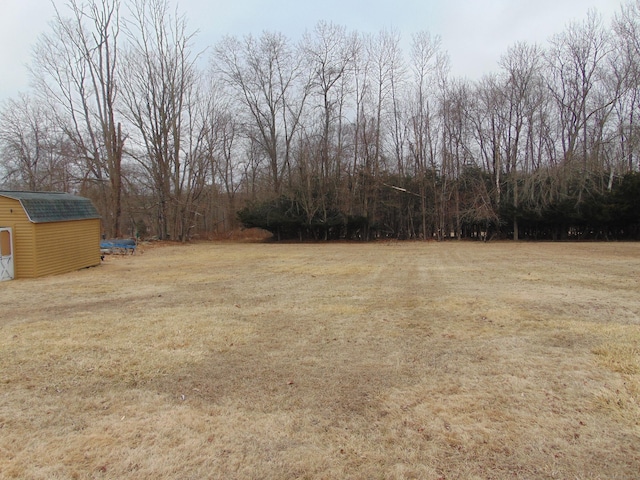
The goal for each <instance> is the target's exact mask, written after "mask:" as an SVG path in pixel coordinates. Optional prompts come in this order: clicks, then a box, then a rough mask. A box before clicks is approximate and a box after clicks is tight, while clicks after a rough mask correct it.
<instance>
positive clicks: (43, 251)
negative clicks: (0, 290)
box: [0, 190, 100, 280]
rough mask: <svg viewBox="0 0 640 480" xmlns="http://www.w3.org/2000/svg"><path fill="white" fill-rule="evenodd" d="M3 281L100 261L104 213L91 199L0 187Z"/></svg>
mask: <svg viewBox="0 0 640 480" xmlns="http://www.w3.org/2000/svg"><path fill="white" fill-rule="evenodd" d="M0 240H1V241H0V280H2V279H9V277H13V278H33V277H42V276H45V275H55V274H60V273H66V272H71V271H74V270H79V269H81V268H85V267H92V266H95V265H99V264H100V215H98V212H97V211H96V209H95V207H94V206H93V204H92V203H91V201H90V200H89V199H87V198H83V197H78V196H75V195H70V194H68V193H55V192H15V191H2V190H0Z"/></svg>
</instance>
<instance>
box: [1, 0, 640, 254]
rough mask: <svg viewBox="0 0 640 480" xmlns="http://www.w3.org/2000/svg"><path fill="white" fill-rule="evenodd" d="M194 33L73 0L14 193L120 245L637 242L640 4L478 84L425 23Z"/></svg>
mask: <svg viewBox="0 0 640 480" xmlns="http://www.w3.org/2000/svg"><path fill="white" fill-rule="evenodd" d="M194 38H195V33H193V32H191V31H190V30H189V28H188V24H187V20H186V18H184V17H183V16H181V15H180V14H179V13H177V11H176V10H174V9H173V7H172V5H171V4H170V2H169V1H168V0H150V1H145V0H132V1H128V2H124V1H123V2H120V1H118V0H90V1H89V2H87V3H80V2H78V1H77V0H71V1H69V2H68V3H67V4H66V6H65V9H64V11H62V10H58V11H57V15H56V18H55V19H54V20H53V21H52V22H51V28H50V30H49V31H48V32H46V33H44V34H42V35H41V37H40V39H39V41H38V43H37V44H36V45H35V46H34V55H33V60H32V63H31V71H32V78H33V88H32V90H31V91H30V92H29V93H27V94H22V95H20V96H19V97H18V98H15V99H11V100H9V101H7V102H6V103H5V104H4V105H3V106H2V109H1V110H0V152H1V156H0V188H4V189H27V190H44V191H46V190H57V191H67V192H70V193H77V194H80V195H83V196H86V197H88V198H91V199H92V200H93V202H94V204H95V205H96V207H97V208H98V210H99V212H100V214H101V215H102V218H103V228H104V234H105V236H108V237H119V236H136V235H137V236H141V237H152V236H153V237H156V238H159V239H176V240H183V241H184V240H188V239H190V238H193V237H194V236H200V237H206V236H207V235H210V234H212V233H220V232H225V231H230V230H232V229H234V228H237V227H238V226H239V225H240V224H242V225H244V226H246V227H261V228H264V229H267V230H269V231H271V232H273V233H274V236H275V238H277V239H298V240H305V239H317V240H325V239H360V240H370V239H375V238H399V239H431V238H435V239H445V238H478V239H487V238H507V237H508V238H514V239H522V238H528V239H567V238H573V239H636V240H637V239H640V151H639V149H640V129H639V126H640V125H639V124H638V117H640V115H638V114H640V0H633V1H630V2H627V3H625V4H622V5H621V6H620V9H619V11H618V13H617V14H616V15H615V16H614V18H613V19H612V21H611V23H610V24H606V23H605V22H604V20H603V19H602V18H601V16H600V15H599V14H598V13H597V12H596V11H591V12H590V13H589V15H588V16H587V18H585V19H582V20H576V21H575V22H573V23H571V24H569V25H567V27H566V28H565V30H564V31H562V32H559V33H557V34H556V35H554V36H553V37H552V38H550V39H549V41H548V43H547V44H546V45H544V46H540V45H533V44H527V43H516V44H514V45H513V46H512V47H511V48H509V49H508V51H507V52H505V53H504V55H503V56H502V58H501V60H500V62H499V65H498V66H497V69H498V71H497V72H496V73H491V74H487V75H485V76H484V77H482V78H481V79H480V80H478V81H471V80H468V79H460V78H454V77H452V76H451V74H450V72H449V68H448V59H447V55H446V52H445V51H444V49H443V46H442V45H441V42H440V39H439V38H437V37H434V36H432V35H430V34H429V33H428V32H419V33H415V34H413V35H412V36H411V39H410V40H409V41H407V40H406V39H404V38H403V37H402V36H401V35H400V33H399V32H396V31H381V32H379V33H377V34H363V33H359V32H353V31H349V30H348V29H347V28H345V27H343V26H339V25H335V24H329V23H325V22H320V23H318V24H317V25H316V26H315V27H314V28H313V29H311V30H309V31H308V32H307V33H306V34H305V35H303V36H302V38H300V39H299V40H297V41H293V40H291V39H289V38H287V37H285V36H284V35H282V34H280V33H277V32H263V33H262V34H260V35H259V36H257V37H256V36H246V37H242V38H237V37H225V38H224V39H222V40H221V41H220V42H218V43H217V44H216V45H214V46H213V47H212V49H211V51H210V52H208V53H198V52H196V51H195V49H194V47H193V45H194ZM406 50H408V53H406V52H405V51H406Z"/></svg>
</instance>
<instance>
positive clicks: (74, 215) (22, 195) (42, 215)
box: [0, 190, 100, 223]
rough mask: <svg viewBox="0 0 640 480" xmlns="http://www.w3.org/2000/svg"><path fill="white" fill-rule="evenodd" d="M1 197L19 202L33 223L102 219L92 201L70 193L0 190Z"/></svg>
mask: <svg viewBox="0 0 640 480" xmlns="http://www.w3.org/2000/svg"><path fill="white" fill-rule="evenodd" d="M0 196H2V197H7V198H12V199H14V200H18V201H19V202H20V204H21V205H22V208H24V211H25V212H26V213H27V216H28V217H29V220H30V221H31V222H33V223H47V222H65V221H70V220H87V219H91V218H100V215H98V211H97V210H96V209H95V207H94V206H93V204H92V203H91V200H89V199H88V198H84V197H78V196H76V195H71V194H69V193H59V192H13V191H2V190H0Z"/></svg>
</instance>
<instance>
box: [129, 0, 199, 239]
mask: <svg viewBox="0 0 640 480" xmlns="http://www.w3.org/2000/svg"><path fill="white" fill-rule="evenodd" d="M127 34H128V37H129V39H130V41H131V45H132V47H131V50H130V51H129V52H128V55H127V59H126V62H125V64H124V68H125V69H126V72H127V80H128V81H127V82H126V83H125V84H124V85H123V87H124V88H123V89H124V102H125V104H126V112H127V117H128V118H129V121H130V122H131V123H132V125H133V126H134V127H135V129H136V141H137V142H138V145H140V147H141V148H140V149H139V150H137V151H136V152H134V156H135V158H136V159H137V160H138V161H139V162H140V164H141V165H142V166H143V167H144V169H145V170H146V171H147V173H148V175H149V177H150V179H151V181H152V185H153V191H154V195H155V196H156V212H157V233H158V236H159V237H160V238H162V239H166V238H175V239H179V240H186V239H187V237H188V234H189V231H190V229H191V226H192V225H193V219H194V216H195V213H196V212H195V210H194V208H193V207H194V202H195V200H196V199H197V197H198V195H199V193H200V192H201V190H202V187H203V179H204V178H205V177H206V172H205V171H204V169H205V168H206V165H207V162H206V161H204V159H203V158H202V153H203V151H202V140H203V133H202V132H203V129H204V128H205V127H204V124H205V123H206V122H205V121H203V120H202V112H200V111H199V110H198V109H199V108H200V107H199V106H198V104H197V102H198V73H197V70H196V67H195V62H196V59H197V56H196V55H194V54H193V53H192V50H191V40H192V38H193V35H194V34H193V33H190V32H189V31H188V29H187V23H186V20H185V18H184V17H183V16H180V15H178V14H177V13H176V14H172V13H171V12H170V10H169V3H168V1H167V0H152V1H143V0H139V1H137V2H135V4H134V11H133V20H132V21H131V22H130V23H129V24H128V26H127Z"/></svg>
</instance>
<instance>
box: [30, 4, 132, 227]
mask: <svg viewBox="0 0 640 480" xmlns="http://www.w3.org/2000/svg"><path fill="white" fill-rule="evenodd" d="M67 6H68V8H69V10H70V17H65V16H64V15H63V13H62V12H61V11H60V10H58V9H56V16H55V19H54V21H53V23H52V32H51V33H49V34H45V35H43V36H42V37H41V38H40V39H39V41H38V44H37V45H36V48H35V55H34V59H35V60H34V64H33V68H32V73H33V76H34V78H35V81H36V85H37V87H38V90H39V92H40V93H41V94H42V97H43V99H45V100H46V101H48V102H49V104H50V107H51V111H52V112H56V113H57V114H58V117H59V120H58V121H59V124H60V126H61V128H63V129H64V131H65V133H66V134H67V136H68V137H69V139H70V141H71V142H72V143H73V144H74V145H75V151H76V152H79V153H80V155H82V157H84V159H85V160H86V169H85V174H84V180H85V186H84V187H83V188H84V189H85V190H87V189H88V188H89V186H88V185H87V184H86V183H87V182H88V184H91V185H94V186H95V187H96V189H97V192H98V200H99V207H100V210H101V212H102V214H103V217H104V218H105V225H104V228H105V231H106V233H107V234H108V235H110V236H111V235H113V236H118V235H119V234H120V221H121V215H122V170H121V165H122V155H123V146H124V141H125V135H123V133H122V128H121V124H120V122H119V121H118V119H117V116H118V113H117V94H118V90H117V83H118V79H117V65H118V53H119V46H118V39H119V33H120V2H119V0H100V1H98V0H91V1H89V3H86V4H85V3H79V2H78V1H77V0H70V1H69V2H68V3H67ZM87 193H89V192H88V191H87Z"/></svg>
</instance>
